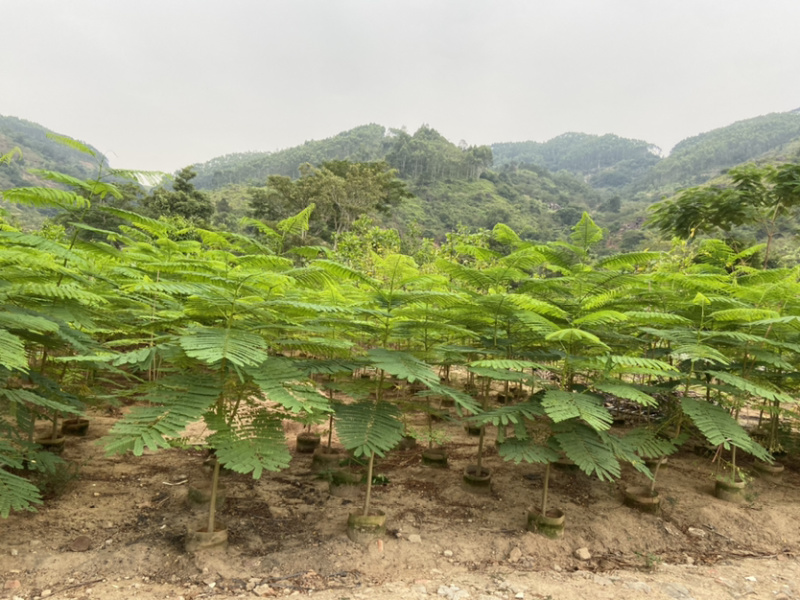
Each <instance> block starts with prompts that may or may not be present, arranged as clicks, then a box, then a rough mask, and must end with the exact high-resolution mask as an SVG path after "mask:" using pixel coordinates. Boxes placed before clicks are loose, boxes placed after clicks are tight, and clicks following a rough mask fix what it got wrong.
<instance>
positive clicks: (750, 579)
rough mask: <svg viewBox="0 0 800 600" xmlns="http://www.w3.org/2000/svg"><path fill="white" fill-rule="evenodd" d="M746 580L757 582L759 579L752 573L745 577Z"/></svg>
mask: <svg viewBox="0 0 800 600" xmlns="http://www.w3.org/2000/svg"><path fill="white" fill-rule="evenodd" d="M744 580H745V581H752V582H753V583H756V582H757V581H758V579H756V578H755V577H753V576H752V575H750V576H748V577H745V578H744Z"/></svg>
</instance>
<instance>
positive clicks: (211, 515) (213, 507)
mask: <svg viewBox="0 0 800 600" xmlns="http://www.w3.org/2000/svg"><path fill="white" fill-rule="evenodd" d="M219 470H220V466H219V461H218V460H217V458H216V457H214V475H213V476H212V477H211V502H210V504H209V506H208V529H207V531H208V533H214V525H215V523H214V519H215V517H216V513H217V490H218V489H219Z"/></svg>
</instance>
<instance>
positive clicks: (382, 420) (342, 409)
mask: <svg viewBox="0 0 800 600" xmlns="http://www.w3.org/2000/svg"><path fill="white" fill-rule="evenodd" d="M336 432H337V433H338V434H339V439H340V440H341V442H342V444H343V445H344V447H345V448H347V449H348V450H350V451H352V452H353V454H354V455H355V456H356V457H358V456H370V455H372V454H377V455H378V456H384V455H385V453H386V452H388V451H389V450H391V449H392V448H394V447H395V446H396V445H397V444H398V442H400V440H401V438H402V437H403V424H402V422H401V421H400V410H399V409H398V408H397V407H396V406H394V405H392V404H389V403H388V402H372V401H366V402H356V403H353V404H338V405H337V406H336Z"/></svg>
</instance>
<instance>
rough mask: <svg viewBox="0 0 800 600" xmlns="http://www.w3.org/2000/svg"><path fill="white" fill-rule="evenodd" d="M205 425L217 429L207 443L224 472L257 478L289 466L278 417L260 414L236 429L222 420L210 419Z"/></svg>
mask: <svg viewBox="0 0 800 600" xmlns="http://www.w3.org/2000/svg"><path fill="white" fill-rule="evenodd" d="M208 423H209V426H210V427H216V428H217V429H216V431H215V433H213V434H212V435H211V436H209V437H208V439H207V442H208V444H209V446H211V447H212V448H214V450H215V451H216V456H217V459H218V460H219V462H220V464H221V465H222V466H223V467H225V468H226V469H230V470H232V471H236V472H237V473H252V474H253V479H260V478H261V475H262V473H263V472H264V471H280V470H281V469H285V468H286V467H288V466H289V462H290V461H291V459H292V455H291V454H290V452H289V448H288V447H287V445H286V436H285V434H284V432H283V426H282V425H281V420H280V418H278V417H276V416H274V415H269V414H267V413H265V412H260V413H257V414H256V416H255V418H253V419H250V420H246V421H239V422H237V425H236V428H235V429H232V428H230V427H228V426H227V424H226V423H225V422H224V420H223V421H221V422H220V420H219V419H210V420H208Z"/></svg>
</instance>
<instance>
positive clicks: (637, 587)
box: [623, 581, 653, 594]
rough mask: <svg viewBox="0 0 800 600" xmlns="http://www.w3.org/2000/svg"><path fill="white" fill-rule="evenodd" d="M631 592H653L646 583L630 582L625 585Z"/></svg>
mask: <svg viewBox="0 0 800 600" xmlns="http://www.w3.org/2000/svg"><path fill="white" fill-rule="evenodd" d="M623 585H624V586H625V587H626V588H628V589H629V590H634V591H636V592H642V593H644V594H649V593H650V592H652V591H653V588H651V587H650V586H649V585H647V584H646V583H645V582H644V581H628V582H626V583H624V584H623Z"/></svg>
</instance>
